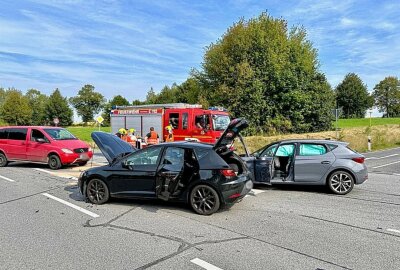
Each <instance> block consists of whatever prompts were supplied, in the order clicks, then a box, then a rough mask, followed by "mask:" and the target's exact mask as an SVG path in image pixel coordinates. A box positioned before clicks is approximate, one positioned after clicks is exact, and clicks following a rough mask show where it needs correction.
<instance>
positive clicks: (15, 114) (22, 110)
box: [1, 89, 32, 125]
mask: <svg viewBox="0 0 400 270" xmlns="http://www.w3.org/2000/svg"><path fill="white" fill-rule="evenodd" d="M1 116H2V119H3V120H4V121H6V122H7V123H9V124H11V125H29V124H30V121H31V117H32V109H31V107H30V106H29V101H28V99H27V98H26V97H24V96H23V95H22V93H21V91H19V90H16V89H9V90H8V91H6V98H5V100H4V103H3V106H2V108H1Z"/></svg>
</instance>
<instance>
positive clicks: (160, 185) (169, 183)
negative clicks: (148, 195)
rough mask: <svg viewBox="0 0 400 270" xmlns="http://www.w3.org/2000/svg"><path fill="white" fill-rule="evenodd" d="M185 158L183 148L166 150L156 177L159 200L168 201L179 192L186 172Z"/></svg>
mask: <svg viewBox="0 0 400 270" xmlns="http://www.w3.org/2000/svg"><path fill="white" fill-rule="evenodd" d="M184 158H185V149H183V148H179V147H168V148H167V149H166V150H165V153H164V156H163V159H162V160H161V164H160V166H159V168H158V171H157V176H156V196H157V197H158V198H159V199H161V200H164V201H168V200H169V198H170V197H171V196H174V195H176V194H175V193H176V192H178V188H179V186H178V185H179V184H180V183H181V180H182V176H183V171H184V162H185V160H184Z"/></svg>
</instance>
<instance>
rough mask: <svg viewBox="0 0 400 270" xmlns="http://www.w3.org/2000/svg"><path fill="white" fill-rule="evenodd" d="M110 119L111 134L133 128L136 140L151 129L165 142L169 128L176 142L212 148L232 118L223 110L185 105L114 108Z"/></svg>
mask: <svg viewBox="0 0 400 270" xmlns="http://www.w3.org/2000/svg"><path fill="white" fill-rule="evenodd" d="M110 118H111V131H112V133H116V132H118V130H119V129H120V128H125V129H130V128H134V129H135V130H136V133H135V134H136V136H139V137H141V138H144V137H145V136H146V135H147V133H149V131H150V127H154V130H155V131H156V132H157V133H158V134H159V137H160V142H162V141H165V139H166V137H167V136H168V130H167V129H166V127H167V126H169V125H170V126H172V127H173V134H174V140H175V141H183V140H195V141H200V142H205V143H212V144H213V143H215V142H216V141H217V140H218V139H219V137H220V136H221V134H222V133H223V131H224V130H225V129H226V127H227V126H228V125H229V122H230V118H229V114H228V112H227V111H226V110H225V109H223V108H219V107H210V108H208V109H203V108H202V106H201V105H198V104H185V103H173V104H154V105H139V106H115V107H114V108H113V109H112V110H111V114H110Z"/></svg>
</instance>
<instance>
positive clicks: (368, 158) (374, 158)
mask: <svg viewBox="0 0 400 270" xmlns="http://www.w3.org/2000/svg"><path fill="white" fill-rule="evenodd" d="M398 155H400V154H393V155H388V156H384V157H367V158H366V159H365V160H370V159H373V160H377V159H384V158H389V157H395V156H398Z"/></svg>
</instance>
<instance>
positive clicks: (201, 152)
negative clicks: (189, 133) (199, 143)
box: [195, 148, 209, 159]
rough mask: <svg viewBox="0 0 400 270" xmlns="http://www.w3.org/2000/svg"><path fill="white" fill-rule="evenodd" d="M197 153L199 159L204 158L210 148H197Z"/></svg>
mask: <svg viewBox="0 0 400 270" xmlns="http://www.w3.org/2000/svg"><path fill="white" fill-rule="evenodd" d="M195 152H196V155H197V158H198V159H202V158H203V157H204V156H206V155H207V154H208V152H209V150H208V149H204V148H196V149H195Z"/></svg>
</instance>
